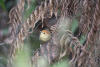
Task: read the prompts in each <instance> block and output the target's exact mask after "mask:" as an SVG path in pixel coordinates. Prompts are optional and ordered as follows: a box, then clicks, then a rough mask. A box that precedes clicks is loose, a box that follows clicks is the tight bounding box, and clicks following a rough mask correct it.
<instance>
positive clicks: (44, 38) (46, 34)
mask: <svg viewBox="0 0 100 67" xmlns="http://www.w3.org/2000/svg"><path fill="white" fill-rule="evenodd" d="M50 38H51V33H50V31H49V30H48V29H45V30H42V31H41V32H40V38H39V39H40V40H41V41H42V42H47V41H48V40H50Z"/></svg>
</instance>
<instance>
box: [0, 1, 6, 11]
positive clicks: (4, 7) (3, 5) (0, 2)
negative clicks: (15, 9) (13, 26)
mask: <svg viewBox="0 0 100 67" xmlns="http://www.w3.org/2000/svg"><path fill="white" fill-rule="evenodd" d="M0 6H1V8H3V10H6V6H5V3H4V0H0Z"/></svg>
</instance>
